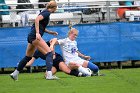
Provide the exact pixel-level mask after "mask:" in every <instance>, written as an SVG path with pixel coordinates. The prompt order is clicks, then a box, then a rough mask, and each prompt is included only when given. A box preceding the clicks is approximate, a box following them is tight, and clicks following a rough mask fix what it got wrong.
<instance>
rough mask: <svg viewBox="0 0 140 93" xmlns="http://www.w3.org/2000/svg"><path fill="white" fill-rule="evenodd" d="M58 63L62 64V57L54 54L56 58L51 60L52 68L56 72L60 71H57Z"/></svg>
mask: <svg viewBox="0 0 140 93" xmlns="http://www.w3.org/2000/svg"><path fill="white" fill-rule="evenodd" d="M60 62H64V60H63V57H62V56H61V55H60V54H56V58H55V59H53V66H54V67H55V68H56V69H57V71H60V69H59V63H60Z"/></svg>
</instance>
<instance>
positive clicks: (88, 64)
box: [83, 61, 99, 75]
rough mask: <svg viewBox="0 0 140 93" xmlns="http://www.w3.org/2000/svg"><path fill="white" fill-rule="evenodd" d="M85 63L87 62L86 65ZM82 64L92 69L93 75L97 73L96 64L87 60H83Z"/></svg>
mask: <svg viewBox="0 0 140 93" xmlns="http://www.w3.org/2000/svg"><path fill="white" fill-rule="evenodd" d="M85 64H87V66H86V65H85ZM83 65H84V66H85V67H87V68H89V69H90V70H92V71H93V74H94V75H98V73H99V67H98V66H97V65H95V64H93V63H92V62H89V61H85V62H84V63H83Z"/></svg>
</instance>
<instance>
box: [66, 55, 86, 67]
mask: <svg viewBox="0 0 140 93" xmlns="http://www.w3.org/2000/svg"><path fill="white" fill-rule="evenodd" d="M85 61H86V60H84V59H82V58H80V57H75V58H73V59H67V60H66V62H65V64H66V65H67V66H68V65H69V63H70V62H75V63H77V64H80V65H83V63H84V62H85Z"/></svg>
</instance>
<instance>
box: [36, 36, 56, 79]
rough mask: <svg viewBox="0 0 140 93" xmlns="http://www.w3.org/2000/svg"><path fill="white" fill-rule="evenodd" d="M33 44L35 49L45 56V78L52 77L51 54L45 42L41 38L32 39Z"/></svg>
mask: <svg viewBox="0 0 140 93" xmlns="http://www.w3.org/2000/svg"><path fill="white" fill-rule="evenodd" d="M33 44H34V45H35V46H36V47H37V49H38V50H39V51H40V52H41V53H43V54H44V55H45V56H46V67H47V71H48V72H47V73H48V75H47V79H54V78H53V76H52V72H51V69H52V65H53V54H52V52H51V50H50V48H49V47H48V45H47V44H46V42H45V41H44V40H43V39H42V38H41V39H40V40H34V42H33Z"/></svg>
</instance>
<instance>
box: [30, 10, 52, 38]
mask: <svg viewBox="0 0 140 93" xmlns="http://www.w3.org/2000/svg"><path fill="white" fill-rule="evenodd" d="M39 15H42V16H43V17H44V19H43V20H41V21H39V33H40V35H41V36H43V34H44V30H45V28H46V26H47V25H48V23H49V21H50V12H49V11H48V10H47V9H45V10H43V11H42V12H40V14H39ZM29 35H33V36H35V35H36V30H35V23H34V24H33V25H32V27H31V32H30V33H29Z"/></svg>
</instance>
